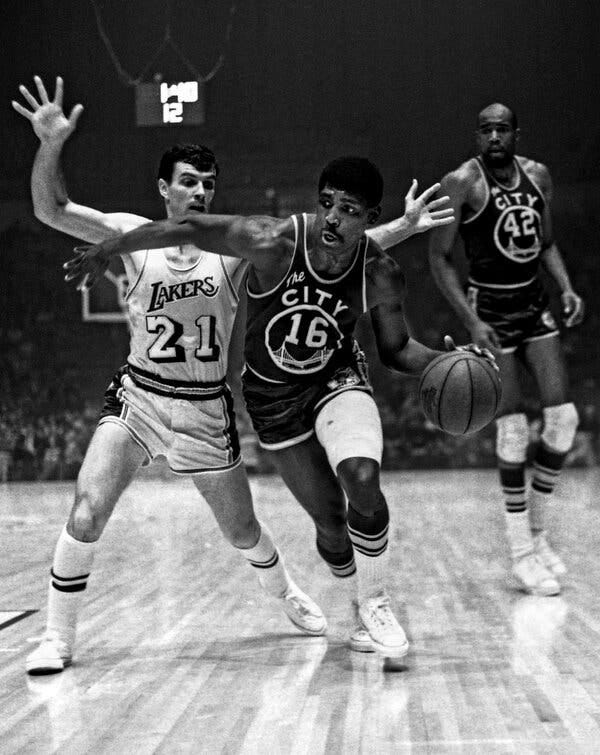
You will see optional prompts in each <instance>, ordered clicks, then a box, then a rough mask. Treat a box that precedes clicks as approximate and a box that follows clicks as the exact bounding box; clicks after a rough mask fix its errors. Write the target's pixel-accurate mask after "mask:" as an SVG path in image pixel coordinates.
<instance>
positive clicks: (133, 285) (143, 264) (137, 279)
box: [123, 249, 149, 301]
mask: <svg viewBox="0 0 600 755" xmlns="http://www.w3.org/2000/svg"><path fill="white" fill-rule="evenodd" d="M148 254H149V251H148V249H146V250H145V254H144V261H143V263H142V266H141V267H140V271H139V273H138V275H137V278H136V279H135V281H134V282H133V283H132V284H131V285H130V286H128V288H127V293H126V294H125V297H124V299H125V301H129V297H130V296H131V295H132V294H133V292H134V291H135V289H136V288H137V285H138V283H139V282H140V281H141V280H142V276H143V275H144V270H145V269H146V263H147V262H148ZM123 264H125V263H123ZM125 272H127V266H126V265H125Z"/></svg>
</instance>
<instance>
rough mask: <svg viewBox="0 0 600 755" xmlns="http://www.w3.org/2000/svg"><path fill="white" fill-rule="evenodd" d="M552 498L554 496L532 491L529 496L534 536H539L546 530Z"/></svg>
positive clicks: (530, 518)
mask: <svg viewBox="0 0 600 755" xmlns="http://www.w3.org/2000/svg"><path fill="white" fill-rule="evenodd" d="M551 498H552V494H548V493H540V492H539V490H531V492H530V494H529V503H528V506H529V521H530V524H531V531H532V532H533V534H534V535H539V534H540V532H543V531H544V530H545V529H546V514H547V512H548V509H547V507H548V506H549V505H550V500H551Z"/></svg>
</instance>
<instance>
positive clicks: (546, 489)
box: [529, 443, 567, 534]
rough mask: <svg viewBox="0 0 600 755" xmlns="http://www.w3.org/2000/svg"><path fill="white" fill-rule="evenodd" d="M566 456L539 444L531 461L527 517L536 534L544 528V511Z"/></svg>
mask: <svg viewBox="0 0 600 755" xmlns="http://www.w3.org/2000/svg"><path fill="white" fill-rule="evenodd" d="M566 456H567V454H566V453H559V452H558V451H553V450H552V449H550V448H548V446H546V445H544V443H540V444H539V446H538V448H537V451H536V454H535V458H534V460H533V479H532V481H531V495H530V497H529V515H530V519H531V529H532V530H533V533H534V534H538V533H539V532H541V531H542V530H544V529H545V527H544V519H545V515H546V509H547V506H548V503H549V502H550V498H551V496H552V493H553V492H554V488H555V487H556V483H557V482H558V478H559V476H560V472H561V470H562V468H563V464H564V462H565V458H566Z"/></svg>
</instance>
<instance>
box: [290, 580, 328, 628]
mask: <svg viewBox="0 0 600 755" xmlns="http://www.w3.org/2000/svg"><path fill="white" fill-rule="evenodd" d="M278 600H279V601H280V603H281V607H282V608H283V610H284V612H285V614H286V616H287V617H288V619H289V620H290V621H291V622H292V624H293V625H294V626H295V627H297V628H298V629H299V630H300V631H301V632H304V633H305V634H312V635H321V634H325V633H326V632H327V619H326V618H325V616H324V614H323V611H321V609H320V608H319V606H318V605H317V604H316V603H315V601H314V600H313V599H312V598H309V597H308V595H306V593H303V592H302V590H301V589H300V588H299V587H298V585H297V584H295V583H294V582H292V581H291V580H290V583H289V585H288V588H287V590H286V591H285V592H284V593H283V595H282V596H281V597H280V598H278Z"/></svg>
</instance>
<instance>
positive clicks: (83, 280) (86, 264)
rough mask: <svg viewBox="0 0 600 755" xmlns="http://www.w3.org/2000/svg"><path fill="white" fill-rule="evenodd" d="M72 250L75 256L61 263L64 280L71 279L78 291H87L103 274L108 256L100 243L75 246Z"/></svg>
mask: <svg viewBox="0 0 600 755" xmlns="http://www.w3.org/2000/svg"><path fill="white" fill-rule="evenodd" d="M73 251H74V253H75V256H74V257H72V258H71V259H70V260H67V261H66V262H65V263H64V265H63V269H64V270H65V271H66V272H65V280H66V281H73V282H74V283H75V287H76V288H77V290H78V291H84V290H85V291H89V289H90V288H92V286H94V285H95V284H96V283H97V282H98V280H99V279H100V278H101V277H102V276H103V275H104V273H105V271H106V269H107V267H108V263H109V259H110V258H109V257H108V256H107V255H105V254H104V249H103V247H102V244H96V245H95V246H76V247H75V248H74V250H73Z"/></svg>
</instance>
